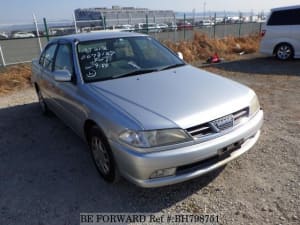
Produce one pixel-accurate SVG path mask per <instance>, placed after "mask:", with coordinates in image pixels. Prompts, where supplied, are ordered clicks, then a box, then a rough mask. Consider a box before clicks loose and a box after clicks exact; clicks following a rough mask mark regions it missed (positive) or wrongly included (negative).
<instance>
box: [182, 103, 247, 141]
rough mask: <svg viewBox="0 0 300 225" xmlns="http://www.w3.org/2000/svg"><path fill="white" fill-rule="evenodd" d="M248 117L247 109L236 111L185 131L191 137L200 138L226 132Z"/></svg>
mask: <svg viewBox="0 0 300 225" xmlns="http://www.w3.org/2000/svg"><path fill="white" fill-rule="evenodd" d="M248 116H249V108H248V107H247V108H244V109H241V110H239V111H236V112H234V113H232V114H230V115H227V116H224V117H221V118H218V119H216V120H214V121H211V122H208V123H204V124H200V125H196V126H193V127H190V128H187V129H186V131H187V132H188V133H189V134H190V135H191V136H192V137H195V138H201V137H204V136H208V135H211V134H215V133H219V132H222V131H225V130H228V129H230V128H232V127H234V126H236V125H238V124H239V123H240V122H241V121H242V119H244V118H248Z"/></svg>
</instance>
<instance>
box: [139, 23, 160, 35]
mask: <svg viewBox="0 0 300 225" xmlns="http://www.w3.org/2000/svg"><path fill="white" fill-rule="evenodd" d="M139 32H142V33H159V32H161V28H160V26H159V25H158V24H156V23H148V24H147V23H144V24H142V26H141V29H140V30H139Z"/></svg>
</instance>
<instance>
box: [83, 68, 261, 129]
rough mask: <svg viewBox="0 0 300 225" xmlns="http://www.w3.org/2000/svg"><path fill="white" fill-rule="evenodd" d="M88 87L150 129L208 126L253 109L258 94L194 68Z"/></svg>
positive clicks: (111, 81)
mask: <svg viewBox="0 0 300 225" xmlns="http://www.w3.org/2000/svg"><path fill="white" fill-rule="evenodd" d="M88 86H89V88H90V89H91V91H93V92H94V94H96V95H97V94H99V95H101V96H105V97H106V98H107V99H108V100H109V101H111V102H112V103H113V104H116V105H118V107H121V108H122V109H123V110H124V111H126V113H128V114H130V115H131V116H133V117H134V118H135V119H136V120H138V121H139V122H140V124H141V125H142V127H141V129H146V130H149V129H150V130H151V129H163V128H174V127H181V128H183V129H186V128H189V127H192V126H195V125H198V124H202V123H206V122H208V121H212V120H214V119H217V118H220V117H222V116H225V115H228V114H231V113H233V112H235V111H238V110H240V109H242V108H245V107H247V106H249V103H250V101H251V99H252V98H253V96H254V95H255V94H254V92H253V91H252V90H251V89H250V88H248V87H246V86H244V85H241V84H239V83H237V82H234V81H232V80H229V79H226V78H223V77H221V76H218V75H215V74H212V73H209V72H206V71H203V70H201V69H198V68H194V67H192V66H190V65H186V66H183V67H179V68H176V69H170V70H165V71H160V72H153V73H148V74H144V75H137V76H132V77H124V78H119V79H114V80H108V81H102V82H96V83H90V84H88Z"/></svg>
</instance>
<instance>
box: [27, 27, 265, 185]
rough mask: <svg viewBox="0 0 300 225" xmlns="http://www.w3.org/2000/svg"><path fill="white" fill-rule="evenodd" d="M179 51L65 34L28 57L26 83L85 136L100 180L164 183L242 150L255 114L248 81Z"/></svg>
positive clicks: (256, 128) (117, 35)
mask: <svg viewBox="0 0 300 225" xmlns="http://www.w3.org/2000/svg"><path fill="white" fill-rule="evenodd" d="M179 55H180V54H178V55H177V54H175V53H174V52H172V51H171V50H169V49H168V48H166V47H165V46H163V45H162V44H160V43H159V42H158V41H156V40H155V39H153V38H152V37H150V36H148V35H143V34H137V33H132V32H130V33H129V32H102V33H100V32H99V33H86V34H77V35H71V36H64V37H60V38H56V39H52V40H51V41H50V42H49V43H48V44H47V45H46V47H45V49H44V50H43V52H42V53H41V56H40V58H39V59H37V60H33V62H32V83H33V85H34V87H35V89H36V92H37V96H38V99H39V103H40V106H41V109H42V111H43V112H44V113H47V112H49V110H51V111H52V112H54V113H55V114H56V115H57V116H58V117H59V118H61V120H62V121H63V122H65V123H66V124H67V125H68V126H69V127H71V128H72V129H73V130H74V131H75V132H76V133H77V134H78V135H79V136H80V137H82V138H83V139H84V140H86V142H87V143H88V145H89V148H90V149H91V155H92V157H93V160H94V162H95V165H96V168H97V169H98V171H99V173H100V175H101V176H102V177H103V178H104V179H105V180H106V181H108V182H114V181H116V180H117V178H118V176H119V175H121V176H123V177H125V178H127V179H128V180H130V181H132V182H133V183H135V184H136V185H138V186H141V187H159V186H164V185H170V184H174V183H178V182H182V181H186V180H189V179H192V178H195V177H198V176H201V175H203V174H206V173H208V172H210V171H212V170H215V169H217V168H219V167H222V166H224V165H225V164H227V163H228V162H229V161H231V160H233V159H235V158H237V157H239V156H240V155H242V154H243V153H245V152H246V151H248V150H249V149H250V148H251V147H253V146H254V144H255V143H256V141H257V140H258V138H259V136H260V128H261V126H262V123H263V111H262V110H261V109H260V105H259V102H258V98H257V96H256V94H255V93H254V91H253V90H251V89H250V88H248V87H246V86H244V85H242V84H239V83H237V82H234V81H231V80H229V79H226V78H224V77H221V76H218V75H216V74H212V73H209V72H205V71H204V70H201V69H198V68H195V67H193V66H191V65H188V64H187V63H185V62H184V61H183V60H182V59H181V57H180V56H179ZM53 141H55V140H53ZM245 175H246V174H245Z"/></svg>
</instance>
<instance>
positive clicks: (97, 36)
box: [50, 31, 147, 42]
mask: <svg viewBox="0 0 300 225" xmlns="http://www.w3.org/2000/svg"><path fill="white" fill-rule="evenodd" d="M139 36H147V35H145V34H139V33H134V32H117V31H99V32H91V33H82V34H72V35H66V36H62V37H57V38H54V39H52V40H51V41H50V42H57V41H59V40H64V41H69V42H75V41H79V42H85V41H94V40H101V39H109V38H125V37H139Z"/></svg>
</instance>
